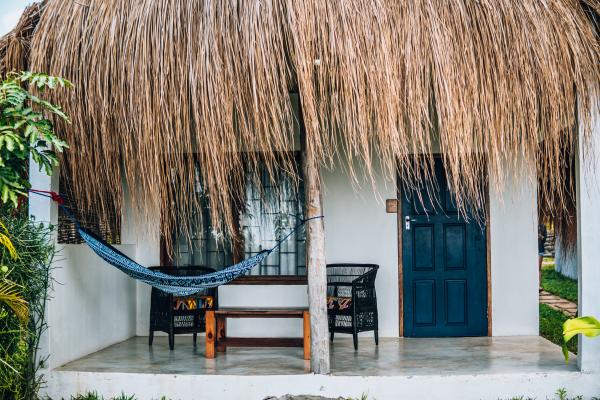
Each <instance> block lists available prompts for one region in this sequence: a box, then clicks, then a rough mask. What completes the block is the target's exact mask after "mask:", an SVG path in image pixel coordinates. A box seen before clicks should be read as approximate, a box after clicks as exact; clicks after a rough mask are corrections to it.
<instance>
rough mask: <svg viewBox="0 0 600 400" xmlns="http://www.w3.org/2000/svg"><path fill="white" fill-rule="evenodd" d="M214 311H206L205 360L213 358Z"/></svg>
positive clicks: (214, 335)
mask: <svg viewBox="0 0 600 400" xmlns="http://www.w3.org/2000/svg"><path fill="white" fill-rule="evenodd" d="M215 325H216V322H215V311H214V310H206V354H205V355H204V356H205V357H206V358H215V337H216V332H215V328H216V326H215Z"/></svg>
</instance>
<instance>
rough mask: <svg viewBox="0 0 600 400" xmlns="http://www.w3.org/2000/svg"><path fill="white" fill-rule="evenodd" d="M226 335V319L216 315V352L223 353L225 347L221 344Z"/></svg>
mask: <svg viewBox="0 0 600 400" xmlns="http://www.w3.org/2000/svg"><path fill="white" fill-rule="evenodd" d="M226 337H227V319H225V317H223V316H220V315H217V352H219V353H224V352H225V351H227V347H226V346H225V345H224V344H223V340H225V338H226Z"/></svg>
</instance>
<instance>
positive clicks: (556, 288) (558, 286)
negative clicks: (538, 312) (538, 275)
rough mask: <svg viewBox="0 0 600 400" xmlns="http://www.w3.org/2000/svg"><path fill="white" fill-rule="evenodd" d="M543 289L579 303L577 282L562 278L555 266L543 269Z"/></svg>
mask: <svg viewBox="0 0 600 400" xmlns="http://www.w3.org/2000/svg"><path fill="white" fill-rule="evenodd" d="M542 289H544V290H545V291H547V292H550V293H552V294H555V295H557V296H559V297H562V298H563V299H567V300H570V301H572V302H574V303H577V281H575V280H573V279H569V278H566V277H564V276H562V275H561V274H559V273H558V272H556V271H555V270H554V266H544V267H543V268H542Z"/></svg>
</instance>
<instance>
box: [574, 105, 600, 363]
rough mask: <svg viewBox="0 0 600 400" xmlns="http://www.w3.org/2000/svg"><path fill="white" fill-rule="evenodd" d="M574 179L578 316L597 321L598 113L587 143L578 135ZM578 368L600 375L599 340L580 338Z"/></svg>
mask: <svg viewBox="0 0 600 400" xmlns="http://www.w3.org/2000/svg"><path fill="white" fill-rule="evenodd" d="M579 143H580V145H579V149H578V157H577V164H576V175H577V262H578V264H579V273H578V285H579V308H578V314H579V315H580V316H588V315H591V316H594V317H596V318H600V187H599V185H598V183H599V181H600V179H599V178H600V110H599V109H598V107H596V108H595V109H594V110H593V113H592V139H591V143H584V141H583V130H581V131H580V133H579ZM577 363H578V365H579V368H580V369H581V370H582V371H585V372H600V338H586V337H583V336H582V335H580V338H579V355H578V357H577Z"/></svg>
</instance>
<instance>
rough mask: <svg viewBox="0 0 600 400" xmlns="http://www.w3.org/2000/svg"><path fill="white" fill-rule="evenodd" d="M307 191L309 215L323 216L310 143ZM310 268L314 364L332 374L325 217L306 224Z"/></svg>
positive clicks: (317, 370)
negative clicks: (330, 367)
mask: <svg viewBox="0 0 600 400" xmlns="http://www.w3.org/2000/svg"><path fill="white" fill-rule="evenodd" d="M303 161H304V166H303V167H304V179H305V183H304V190H305V196H306V218H314V217H318V216H320V215H323V210H322V204H323V203H322V197H321V179H320V175H319V167H318V165H317V162H316V157H315V155H314V153H313V152H312V151H310V146H307V151H305V153H304V158H303ZM306 269H307V274H308V308H309V311H310V363H311V370H312V371H313V372H314V373H315V374H328V373H329V335H328V326H327V272H326V269H325V227H324V223H323V218H317V219H313V220H311V221H309V222H308V223H307V224H306Z"/></svg>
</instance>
